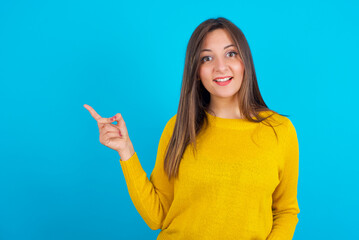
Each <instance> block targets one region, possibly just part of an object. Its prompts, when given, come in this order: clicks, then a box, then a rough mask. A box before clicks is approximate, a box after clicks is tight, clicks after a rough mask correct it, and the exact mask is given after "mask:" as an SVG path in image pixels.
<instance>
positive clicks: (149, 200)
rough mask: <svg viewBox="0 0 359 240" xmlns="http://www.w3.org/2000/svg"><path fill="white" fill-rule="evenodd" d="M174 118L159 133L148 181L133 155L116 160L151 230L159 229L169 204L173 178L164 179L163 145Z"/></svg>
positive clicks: (171, 131)
mask: <svg viewBox="0 0 359 240" xmlns="http://www.w3.org/2000/svg"><path fill="white" fill-rule="evenodd" d="M175 116H176V115H175ZM175 116H173V117H172V118H171V119H170V120H169V121H168V122H167V124H166V126H165V128H164V130H163V132H162V135H161V138H160V141H159V144H158V149H157V157H156V163H155V167H154V169H153V171H152V173H151V176H150V179H148V177H147V174H146V172H145V171H144V170H143V168H142V166H141V163H140V161H139V158H138V155H137V152H135V153H134V154H133V155H132V156H131V158H129V159H128V160H127V161H122V160H120V164H121V168H122V171H123V174H124V177H125V180H126V184H127V189H128V192H129V195H130V197H131V199H132V202H133V204H134V205H135V207H136V209H137V211H138V212H139V214H140V215H141V216H142V218H143V220H144V221H145V222H146V224H147V225H148V226H149V227H150V228H151V229H152V230H157V229H159V228H161V229H162V225H163V220H164V219H165V217H166V215H167V212H168V210H169V208H170V206H171V203H172V201H173V179H171V181H169V180H168V178H167V175H166V173H165V171H164V168H163V167H164V165H163V163H164V157H165V150H166V147H167V143H168V142H169V140H170V137H171V135H172V133H173V128H174V122H175Z"/></svg>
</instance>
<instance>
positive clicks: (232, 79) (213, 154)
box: [84, 18, 299, 240]
mask: <svg viewBox="0 0 359 240" xmlns="http://www.w3.org/2000/svg"><path fill="white" fill-rule="evenodd" d="M84 106H85V107H86V108H87V109H88V110H89V111H90V113H91V114H92V116H93V117H94V118H95V119H96V120H97V122H98V127H99V129H100V142H101V143H102V144H104V145H105V146H107V147H109V148H112V149H114V150H116V151H118V153H119V155H120V157H121V159H120V163H121V167H122V170H123V173H124V176H125V179H126V183H127V187H128V191H129V194H130V196H131V199H132V201H133V203H134V205H135V207H136V209H137V210H138V212H139V213H140V215H141V216H142V218H143V219H144V221H145V222H146V223H147V224H148V226H149V227H150V228H151V229H153V230H156V229H162V231H161V232H160V234H159V235H158V238H157V239H172V240H174V239H186V240H190V239H196V240H200V239H241V240H247V239H248V240H250V239H251V240H254V239H256V240H262V239H263V240H264V239H267V240H274V239H279V240H289V239H292V237H293V234H294V231H295V227H296V224H297V222H298V218H297V214H298V213H299V207H298V202H297V181H298V167H299V148H298V140H297V135H296V130H295V128H294V126H293V124H292V123H291V121H290V120H289V119H288V118H287V117H285V116H284V115H281V114H278V113H277V112H275V111H273V110H270V109H269V108H268V107H267V105H266V104H265V103H264V101H263V99H262V96H261V94H260V92H259V88H258V84H257V78H256V74H255V70H254V65H253V60H252V55H251V52H250V49H249V46H248V43H247V40H246V38H245V37H244V35H243V33H242V31H241V30H240V29H239V28H238V27H236V26H235V25H234V24H233V23H232V22H230V21H229V20H227V19H225V18H217V19H208V20H206V21H204V22H203V23H201V24H200V25H199V26H198V27H197V28H196V29H195V31H194V32H193V34H192V36H191V38H190V40H189V43H188V46H187V52H186V61H185V68H184V74H183V82H182V90H181V96H180V102H179V107H178V111H177V114H175V115H174V116H173V117H172V118H170V119H169V120H168V122H167V124H166V126H165V128H164V130H163V132H162V135H161V138H160V141H159V145H158V151H157V158H156V163H155V167H154V169H153V171H152V174H151V176H150V179H148V177H147V175H146V172H145V171H144V170H143V168H142V166H141V164H140V161H139V158H138V156H137V153H136V152H135V151H134V148H133V145H132V143H131V141H130V138H129V136H128V132H127V129H126V125H125V121H124V119H123V118H122V116H121V114H120V113H117V114H116V115H115V116H114V117H112V118H102V117H101V116H100V115H98V114H97V113H96V112H95V110H94V109H92V108H91V107H90V106H88V105H84ZM114 121H117V124H116V125H114V124H112V122H114Z"/></svg>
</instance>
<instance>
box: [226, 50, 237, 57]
mask: <svg viewBox="0 0 359 240" xmlns="http://www.w3.org/2000/svg"><path fill="white" fill-rule="evenodd" d="M231 53H233V55H232V56H235V55H237V54H238V53H237V52H234V51H232V52H229V53H228V54H231Z"/></svg>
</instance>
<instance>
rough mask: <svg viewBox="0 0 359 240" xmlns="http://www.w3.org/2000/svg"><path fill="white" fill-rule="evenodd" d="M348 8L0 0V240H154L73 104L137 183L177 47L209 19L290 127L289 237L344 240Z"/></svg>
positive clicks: (174, 102)
mask: <svg viewBox="0 0 359 240" xmlns="http://www.w3.org/2000/svg"><path fill="white" fill-rule="evenodd" d="M358 10H359V9H358V4H357V3H356V2H355V1H354V0H353V1H316V2H312V1H309V0H305V1H303V0H302V1H297V2H291V3H289V2H287V1H237V0H236V1H225V2H221V1H220V3H219V2H218V1H192V0H191V1H181V2H179V1H178V2H168V1H136V2H133V3H129V2H128V1H122V2H119V1H64V0H61V1H1V3H0V81H1V86H0V109H1V118H0V121H1V122H0V123H1V142H0V144H1V145H0V146H1V152H0V156H1V161H0V239H6V240H8V239H37V240H38V239H156V237H157V235H158V233H159V231H160V230H156V231H153V230H151V229H150V228H149V227H148V226H147V225H146V223H145V222H144V221H143V220H142V218H141V216H140V215H139V214H138V212H137V210H136V208H135V207H134V205H133V203H132V201H131V199H130V196H129V194H128V191H127V186H126V182H125V179H124V176H123V173H122V169H121V166H120V163H119V156H118V154H117V153H116V152H115V151H114V150H111V149H109V148H107V147H105V146H104V145H102V144H101V143H100V142H99V133H98V127H97V124H96V121H95V120H94V119H93V118H92V117H91V115H90V114H89V112H88V111H87V110H86V109H85V108H84V107H83V105H84V104H89V105H90V106H92V107H93V108H94V109H95V110H96V111H97V112H98V113H99V114H100V115H101V116H103V117H112V116H113V115H115V114H116V113H121V114H122V115H123V117H124V119H125V122H126V125H127V128H128V131H129V134H130V137H131V140H132V142H133V145H134V148H135V151H136V152H137V153H138V155H139V158H140V161H141V164H142V166H143V169H144V170H145V171H146V173H147V174H148V177H149V175H150V174H151V172H152V169H153V167H154V163H155V159H156V152H157V146H158V141H159V139H160V136H161V133H162V130H163V128H164V126H165V124H166V122H167V121H168V120H169V118H170V117H172V116H173V115H174V114H175V113H176V112H177V107H178V101H179V96H180V87H181V81H182V73H183V67H184V57H185V51H186V46H187V43H188V40H189V38H190V36H191V34H192V32H193V31H194V29H195V28H196V27H197V26H198V25H199V24H200V23H201V22H202V21H204V20H206V19H208V18H213V17H220V16H222V17H226V18H228V19H229V20H231V21H233V22H234V23H235V24H236V25H237V26H238V27H239V28H240V29H241V30H242V31H243V32H244V34H245V36H246V37H247V40H248V42H249V45H250V48H251V51H252V54H253V59H254V64H255V68H256V73H257V77H258V83H259V87H260V90H261V93H262V95H263V98H264V100H265V102H266V103H267V105H268V106H269V107H270V108H271V109H273V110H275V111H278V112H279V113H282V114H289V115H290V117H289V118H290V119H291V121H292V122H293V124H294V126H295V128H296V130H297V135H298V141H299V148H300V169H299V171H300V172H299V182H298V201H299V206H300V210H301V212H300V213H299V215H298V218H299V222H298V225H297V228H296V232H295V235H294V239H296V240H299V239H353V238H355V237H358V231H357V224H358V220H357V219H358V206H357V205H358V202H359V191H358V157H357V149H356V147H357V144H358V140H357V136H358V124H357V118H358V111H357V109H356V107H357V104H356V102H355V100H356V99H357V98H356V97H355V96H356V95H357V91H358V80H359V79H358V75H357V69H358V68H357V65H358V54H359V51H358V42H359V34H358V25H359V24H358V23H359V21H358V20H359V19H358V17H357V16H358V15H357V13H358ZM234 224H235V223H234Z"/></svg>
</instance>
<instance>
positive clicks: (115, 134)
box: [84, 104, 135, 161]
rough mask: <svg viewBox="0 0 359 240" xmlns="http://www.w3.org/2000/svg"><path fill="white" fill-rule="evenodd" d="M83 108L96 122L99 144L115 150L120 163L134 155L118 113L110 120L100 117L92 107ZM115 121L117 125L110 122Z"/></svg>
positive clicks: (123, 123)
mask: <svg viewBox="0 0 359 240" xmlns="http://www.w3.org/2000/svg"><path fill="white" fill-rule="evenodd" d="M84 107H85V108H86V109H87V110H88V111H89V112H90V114H91V115H92V117H93V118H94V119H95V120H96V121H97V125H98V128H99V130H100V143H102V144H103V145H105V146H106V147H109V148H111V149H113V150H116V151H117V152H118V153H119V155H120V156H121V160H122V161H126V160H128V159H129V158H130V157H131V156H132V155H133V154H134V153H135V151H134V149H133V145H132V142H131V140H130V138H129V136H128V132H127V128H126V124H125V121H124V120H123V118H122V116H121V114H120V113H117V114H116V115H115V116H113V117H112V118H103V117H101V116H100V115H99V114H98V113H97V112H96V111H95V110H94V109H93V108H92V107H90V106H89V105H87V104H84ZM115 121H117V124H116V125H115V124H112V122H115Z"/></svg>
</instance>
